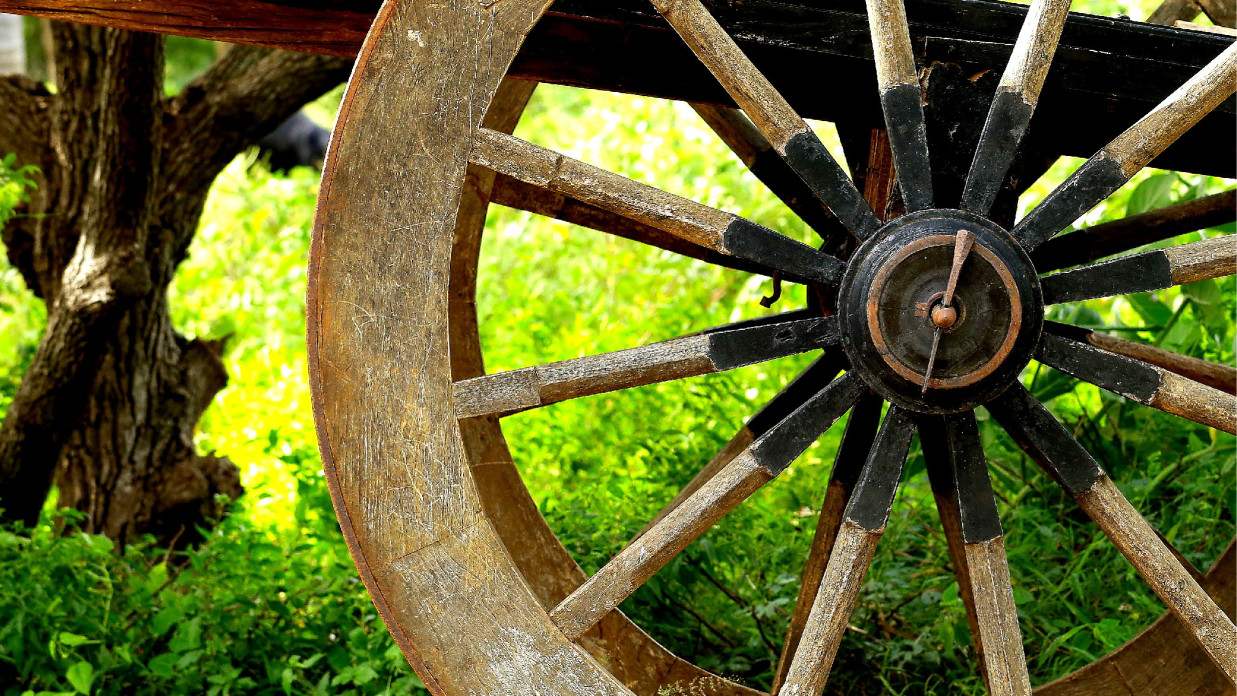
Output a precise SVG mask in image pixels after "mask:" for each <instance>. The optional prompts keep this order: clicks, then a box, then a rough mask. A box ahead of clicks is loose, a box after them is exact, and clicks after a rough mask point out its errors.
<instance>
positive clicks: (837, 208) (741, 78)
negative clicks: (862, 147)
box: [653, 0, 880, 239]
mask: <svg viewBox="0 0 1237 696" xmlns="http://www.w3.org/2000/svg"><path fill="white" fill-rule="evenodd" d="M653 5H654V6H655V7H656V8H657V11H658V12H660V13H661V15H662V16H663V17H664V18H665V19H666V21H667V22H669V23H670V26H672V27H674V30H675V31H676V32H677V33H678V34H679V36H680V37H682V38H683V41H684V42H685V43H686V44H687V45H688V47H690V48H691V50H692V52H693V53H695V54H696V57H697V58H699V59H700V62H702V63H703V64H704V66H705V67H706V68H708V69H709V72H711V73H712V74H713V76H714V77H715V78H717V81H718V82H720V83H721V85H722V87H723V88H724V89H725V90H726V93H727V94H729V95H730V97H731V98H732V99H734V101H735V103H736V104H738V105H739V108H741V109H743V111H744V113H746V114H747V115H748V116H749V117H750V118H751V119H752V123H753V124H754V125H755V126H756V128H757V129H758V130H759V131H760V132H761V134H763V135H764V136H765V138H766V139H767V140H768V141H769V143H770V144H772V145H773V148H774V150H776V151H777V153H778V154H779V155H781V156H782V158H783V159H785V160H786V163H787V164H789V165H790V167H791V169H793V170H794V171H795V172H796V173H797V174H798V176H799V178H800V179H802V180H803V182H804V183H806V184H807V185H808V187H809V188H810V189H811V190H812V192H813V193H815V194H816V196H817V197H818V198H819V199H820V200H822V201H824V202H825V205H827V206H829V209H830V210H831V211H833V214H834V215H836V216H837V218H838V220H840V221H841V222H842V224H843V225H845V226H846V228H847V229H848V230H850V231H851V233H852V234H854V235H855V236H856V237H858V238H860V239H866V238H867V237H869V236H871V234H872V233H873V232H875V231H876V230H877V229H878V228H879V227H880V220H878V219H877V217H876V214H875V213H873V212H872V208H871V206H869V205H868V203H867V201H865V200H864V199H863V195H862V194H860V193H859V189H857V188H855V184H854V182H852V181H851V180H850V177H848V176H847V175H846V172H845V171H843V169H842V167H841V165H839V164H838V162H837V160H835V159H834V158H833V155H831V154H829V151H828V150H827V149H826V148H825V146H824V144H823V143H821V142H820V138H818V137H816V134H815V133H814V132H812V129H811V128H810V127H808V125H807V122H806V121H804V120H803V118H802V117H800V116H799V114H798V113H797V112H796V111H795V110H794V109H793V108H792V107H791V106H790V103H789V102H787V101H786V99H785V98H784V97H783V96H782V95H781V93H780V92H778V90H777V89H776V88H775V87H774V86H773V85H772V84H771V83H770V82H769V80H768V78H766V77H765V76H764V75H763V74H761V72H760V70H759V69H758V68H757V67H756V66H755V65H754V64H753V63H752V62H751V60H750V59H749V58H748V57H747V55H746V54H744V53H743V50H742V49H740V48H739V46H738V44H736V43H735V42H734V39H732V38H731V37H730V35H729V34H727V33H726V30H725V29H723V28H722V26H721V25H720V24H718V23H717V20H716V19H715V18H714V17H713V15H712V14H710V12H709V10H708V9H706V8H705V6H704V4H703V3H701V2H700V0H654V2H653Z"/></svg>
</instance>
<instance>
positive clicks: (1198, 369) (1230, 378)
mask: <svg viewBox="0 0 1237 696" xmlns="http://www.w3.org/2000/svg"><path fill="white" fill-rule="evenodd" d="M1085 340H1086V341H1087V343H1090V344H1091V345H1093V346H1095V347H1096V348H1099V349H1100V350H1106V351H1108V352H1109V353H1116V354H1117V355H1124V356H1125V357H1127V358H1133V359H1134V360H1141V361H1142V362H1145V363H1148V364H1150V365H1155V366H1156V367H1162V368H1164V369H1165V370H1169V371H1171V372H1175V373H1177V374H1179V375H1181V376H1182V377H1185V378H1186V379H1191V380H1194V381H1195V382H1199V383H1200V384H1205V385H1207V386H1209V387H1211V388H1212V389H1218V390H1220V391H1222V392H1224V393H1226V394H1234V395H1237V368H1234V367H1233V366H1232V365H1221V364H1219V363H1213V362H1210V361H1207V360H1202V359H1200V358H1193V357H1190V356H1188V355H1182V354H1180V353H1174V352H1172V351H1170V350H1164V349H1163V348H1160V347H1158V346H1149V345H1147V344H1145V343H1135V342H1134V341H1127V340H1125V339H1124V338H1119V337H1117V336H1110V335H1108V334H1105V333H1100V332H1098V331H1087V332H1086V337H1085Z"/></svg>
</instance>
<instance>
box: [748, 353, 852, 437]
mask: <svg viewBox="0 0 1237 696" xmlns="http://www.w3.org/2000/svg"><path fill="white" fill-rule="evenodd" d="M845 367H846V356H845V354H843V353H842V349H841V347H840V346H831V347H829V348H826V349H825V353H824V355H822V356H820V357H819V358H817V359H816V361H815V362H813V363H812V364H811V365H809V366H808V368H807V369H806V370H804V371H803V372H802V373H801V374H800V375H799V376H798V377H795V378H794V380H793V381H791V383H790V384H787V385H786V387H785V388H783V389H782V391H780V392H778V393H777V396H775V397H773V398H772V399H770V400H769V402H768V403H766V404H765V405H764V406H763V407H762V408H761V409H760V410H759V411H757V412H756V415H754V416H752V418H751V420H749V421H748V422H747V429H748V430H749V431H751V433H752V437H753V438H758V437H760V436H761V435H764V434H765V433H767V432H769V430H771V429H772V428H773V426H775V425H777V424H778V423H780V422H781V421H782V420H783V419H784V418H786V417H787V416H789V415H790V414H791V413H794V412H795V411H796V410H797V409H798V408H799V407H800V406H802V405H803V404H805V403H807V402H808V400H809V399H811V398H812V397H813V396H814V395H816V394H817V393H819V392H820V385H822V384H830V383H832V382H833V380H834V379H835V378H836V377H837V376H838V375H839V374H840V373H841V372H842V370H843V369H845Z"/></svg>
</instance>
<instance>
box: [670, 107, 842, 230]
mask: <svg viewBox="0 0 1237 696" xmlns="http://www.w3.org/2000/svg"><path fill="white" fill-rule="evenodd" d="M692 108H693V109H695V110H696V113H697V114H699V116H700V118H701V119H703V120H704V122H705V123H707V124H709V127H710V128H712V129H713V132H715V133H717V135H718V137H720V138H721V139H722V142H724V143H726V145H728V146H729V147H730V149H731V150H733V151H734V153H735V154H736V155H738V156H739V159H740V160H741V161H742V162H743V164H745V165H746V166H747V168H748V169H749V170H751V172H752V174H753V175H755V177H756V178H757V179H759V180H760V182H761V183H763V184H764V185H765V186H766V187H768V189H769V190H770V191H772V192H773V195H775V196H777V197H778V198H779V199H780V200H781V201H782V202H783V203H785V204H786V207H787V208H790V209H791V210H792V211H793V212H794V213H795V215H798V216H799V219H801V220H803V221H804V222H806V223H807V224H808V226H809V227H811V228H812V229H813V230H814V231H815V232H816V234H817V235H819V236H820V238H821V239H822V240H824V242H825V243H826V245H840V244H841V243H843V242H845V240H846V239H848V238H849V233H848V232H847V230H846V228H845V227H844V226H843V225H842V223H841V222H840V221H839V220H838V219H837V217H836V216H835V215H834V214H833V213H832V212H830V210H829V207H828V206H826V205H825V204H824V203H823V202H822V201H821V200H820V199H819V198H817V197H816V194H814V193H812V189H810V188H808V186H807V184H805V183H803V179H800V178H799V175H798V174H796V173H795V170H793V169H791V168H790V165H788V164H786V160H784V159H782V157H781V155H779V154H778V152H777V150H775V149H773V145H772V144H771V143H770V142H769V140H768V139H767V138H765V136H764V135H762V134H761V133H760V131H759V130H757V128H756V126H754V125H753V124H752V121H751V119H749V118H748V117H747V116H745V115H744V114H743V112H742V111H740V110H738V109H731V108H728V107H724V106H713V105H711V104H692Z"/></svg>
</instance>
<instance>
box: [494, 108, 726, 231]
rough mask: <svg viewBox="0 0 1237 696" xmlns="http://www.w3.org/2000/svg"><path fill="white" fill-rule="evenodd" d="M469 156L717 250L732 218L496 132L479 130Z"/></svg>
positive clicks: (520, 178)
mask: <svg viewBox="0 0 1237 696" xmlns="http://www.w3.org/2000/svg"><path fill="white" fill-rule="evenodd" d="M470 160H471V161H472V162H473V163H474V164H479V165H481V166H484V167H488V168H490V169H492V170H494V171H495V172H499V173H501V174H506V175H507V176H510V177H512V178H515V179H519V180H520V181H524V182H527V183H530V184H533V185H534V186H539V187H541V188H544V189H548V190H550V191H554V192H555V193H561V194H563V195H565V196H570V197H572V198H574V199H576V200H579V201H583V202H585V203H588V204H590V205H595V206H597V207H599V208H603V209H605V210H609V211H611V212H614V213H617V214H619V215H622V216H624V217H629V218H631V219H633V220H637V221H639V222H643V223H644V224H646V225H652V226H653V227H656V228H658V229H660V230H663V231H665V232H669V233H670V234H673V235H675V236H677V237H680V238H682V239H685V240H687V241H689V242H692V243H693V244H699V245H700V246H703V247H706V248H708V249H712V250H714V251H718V252H722V253H725V247H724V244H723V240H722V234H723V232H724V231H725V229H726V226H727V225H729V224H730V223H731V222H733V221H734V220H735V216H734V215H731V214H730V213H726V212H722V211H720V210H717V209H715V208H710V207H708V206H706V205H701V204H699V203H696V202H695V201H691V200H688V199H686V198H683V197H681V196H676V195H674V194H672V193H666V192H665V191H662V190H660V189H656V188H654V187H652V186H649V185H647V184H641V183H639V182H636V181H633V180H631V179H628V178H627V177H625V176H621V175H619V174H614V173H612V172H608V171H606V170H604V169H601V168H599V167H594V166H592V165H589V164H585V163H583V162H581V161H579V160H576V159H572V158H570V157H567V156H565V155H561V154H559V153H557V152H554V151H552V150H548V149H546V148H544V147H541V146H539V145H534V144H532V143H530V142H528V141H525V140H521V139H519V138H516V137H514V136H510V135H507V134H505V133H499V132H497V131H491V130H487V129H482V130H481V131H480V133H479V134H478V137H477V139H476V140H475V141H474V143H473V151H472V154H471V155H470Z"/></svg>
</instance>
